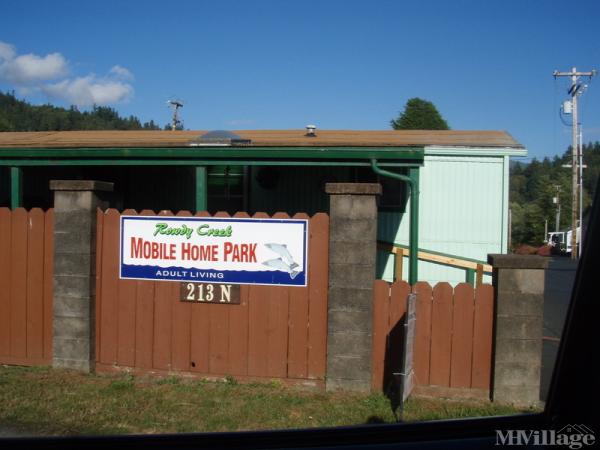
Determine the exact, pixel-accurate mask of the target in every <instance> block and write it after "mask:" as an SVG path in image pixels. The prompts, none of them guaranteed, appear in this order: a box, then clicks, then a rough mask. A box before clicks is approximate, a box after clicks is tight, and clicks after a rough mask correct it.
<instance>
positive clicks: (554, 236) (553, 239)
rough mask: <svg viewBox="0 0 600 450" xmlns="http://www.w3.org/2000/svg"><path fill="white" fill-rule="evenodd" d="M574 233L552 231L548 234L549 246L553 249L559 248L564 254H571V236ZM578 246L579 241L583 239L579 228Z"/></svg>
mask: <svg viewBox="0 0 600 450" xmlns="http://www.w3.org/2000/svg"><path fill="white" fill-rule="evenodd" d="M572 233H573V231H572V230H567V231H552V232H550V233H548V240H547V241H546V242H547V243H548V245H551V246H552V247H557V246H558V248H559V249H560V251H561V252H562V253H571V236H572ZM576 239H577V244H578V245H579V240H580V239H581V227H577V236H576Z"/></svg>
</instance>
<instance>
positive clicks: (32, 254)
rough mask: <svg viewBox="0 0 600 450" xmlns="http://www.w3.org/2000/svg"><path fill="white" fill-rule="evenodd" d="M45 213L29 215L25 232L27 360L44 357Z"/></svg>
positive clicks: (35, 211)
mask: <svg viewBox="0 0 600 450" xmlns="http://www.w3.org/2000/svg"><path fill="white" fill-rule="evenodd" d="M44 219H45V217H44V212H43V211H42V210H41V209H39V208H35V209H32V210H31V211H30V212H29V223H28V225H29V227H28V230H27V243H28V245H27V274H26V276H27V305H26V306H27V321H26V322H27V345H26V348H27V357H28V358H35V359H41V358H43V357H44V230H45V227H44Z"/></svg>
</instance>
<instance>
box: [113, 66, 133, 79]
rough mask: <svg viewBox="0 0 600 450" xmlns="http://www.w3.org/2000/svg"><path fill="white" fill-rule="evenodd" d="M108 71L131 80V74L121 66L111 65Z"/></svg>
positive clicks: (117, 76)
mask: <svg viewBox="0 0 600 450" xmlns="http://www.w3.org/2000/svg"><path fill="white" fill-rule="evenodd" d="M109 73H110V74H111V75H113V76H114V77H115V78H119V79H121V80H126V81H133V74H132V73H131V72H130V71H129V70H127V69H126V68H125V67H123V66H119V65H118V64H117V65H116V66H112V67H111V69H110V71H109Z"/></svg>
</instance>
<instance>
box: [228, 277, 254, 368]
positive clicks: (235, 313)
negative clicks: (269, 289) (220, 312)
mask: <svg viewBox="0 0 600 450" xmlns="http://www.w3.org/2000/svg"><path fill="white" fill-rule="evenodd" d="M249 291H250V288H249V286H240V304H239V305H232V306H228V307H227V308H228V309H229V311H230V312H229V369H228V373H230V374H232V375H247V374H248V320H249V318H248V317H249V311H248V309H249V308H248V295H249Z"/></svg>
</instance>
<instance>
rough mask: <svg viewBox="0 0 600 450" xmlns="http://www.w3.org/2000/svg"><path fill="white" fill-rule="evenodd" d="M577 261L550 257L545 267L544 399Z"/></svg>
mask: <svg viewBox="0 0 600 450" xmlns="http://www.w3.org/2000/svg"><path fill="white" fill-rule="evenodd" d="M576 269H577V263H576V262H574V261H572V260H571V259H569V258H566V257H565V258H553V259H552V260H551V261H550V264H549V266H548V270H547V271H546V286H545V294H544V329H543V336H544V341H543V349H542V379H541V387H540V398H541V399H542V400H546V395H547V393H548V388H549V387H550V380H551V377H552V370H553V369H554V363H555V361H556V354H557V352H558V345H559V342H560V336H561V334H562V329H563V325H564V322H565V317H566V315H567V308H568V306H569V301H570V300H571V290H572V289H573V282H574V281H575V271H576Z"/></svg>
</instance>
